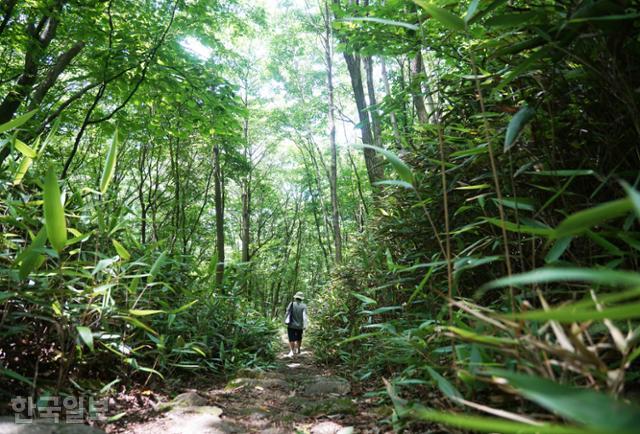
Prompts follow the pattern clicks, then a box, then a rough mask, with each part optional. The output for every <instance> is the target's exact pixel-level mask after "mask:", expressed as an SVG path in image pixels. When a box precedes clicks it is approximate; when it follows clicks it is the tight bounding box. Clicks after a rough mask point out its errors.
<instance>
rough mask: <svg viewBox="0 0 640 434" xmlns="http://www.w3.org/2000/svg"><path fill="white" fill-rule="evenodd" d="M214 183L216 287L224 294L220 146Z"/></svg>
mask: <svg viewBox="0 0 640 434" xmlns="http://www.w3.org/2000/svg"><path fill="white" fill-rule="evenodd" d="M213 156H214V159H213V164H214V167H213V185H214V199H213V200H214V203H215V208H216V252H217V256H218V262H217V264H216V287H217V288H218V289H219V290H220V292H221V293H222V294H224V287H223V286H222V282H223V280H224V205H223V203H222V176H221V172H220V147H219V146H218V145H217V144H216V145H214V147H213Z"/></svg>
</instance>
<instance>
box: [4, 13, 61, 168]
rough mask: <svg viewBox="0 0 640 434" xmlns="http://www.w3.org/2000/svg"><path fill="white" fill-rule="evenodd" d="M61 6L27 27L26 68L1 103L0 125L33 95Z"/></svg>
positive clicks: (5, 152) (5, 153)
mask: <svg viewBox="0 0 640 434" xmlns="http://www.w3.org/2000/svg"><path fill="white" fill-rule="evenodd" d="M61 6H62V5H61V2H56V3H55V6H54V8H55V10H54V11H52V14H51V16H44V17H42V18H41V19H40V22H39V23H38V25H35V24H33V23H32V24H29V25H28V26H27V34H28V35H29V38H28V42H27V47H26V53H25V56H24V67H23V69H22V73H21V74H20V77H18V80H17V81H16V84H15V86H14V87H13V89H11V90H10V91H9V93H8V94H7V95H6V96H5V97H4V99H3V100H2V102H1V103H0V125H2V124H4V123H6V122H9V121H10V120H11V119H12V118H13V116H14V115H15V114H16V112H17V111H18V108H20V105H21V104H22V103H23V102H24V101H25V99H27V97H28V96H29V94H30V93H31V89H32V88H33V85H34V84H35V82H36V80H37V78H38V68H39V67H40V61H41V60H42V57H43V56H44V54H45V51H46V49H47V47H48V46H49V44H50V43H51V40H52V39H53V38H54V37H55V34H56V29H57V27H58V19H57V18H55V17H54V15H57V12H58V10H59V9H60V8H61ZM9 152H10V147H9V146H5V147H4V148H2V150H0V164H2V163H3V162H4V160H5V159H6V158H7V156H8V155H9Z"/></svg>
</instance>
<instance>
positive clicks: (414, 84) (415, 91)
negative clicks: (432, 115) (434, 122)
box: [411, 51, 429, 124]
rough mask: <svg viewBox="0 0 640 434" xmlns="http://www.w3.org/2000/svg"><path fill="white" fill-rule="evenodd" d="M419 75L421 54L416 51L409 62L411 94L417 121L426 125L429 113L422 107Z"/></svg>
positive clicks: (420, 71)
mask: <svg viewBox="0 0 640 434" xmlns="http://www.w3.org/2000/svg"><path fill="white" fill-rule="evenodd" d="M420 74H422V53H421V52H420V51H418V52H417V53H416V55H415V56H414V57H413V60H412V62H411V94H412V98H413V106H414V107H415V108H416V114H417V115H418V120H419V121H420V123H421V124H426V123H427V122H429V113H427V107H426V106H425V105H424V97H423V96H422V79H421V77H420Z"/></svg>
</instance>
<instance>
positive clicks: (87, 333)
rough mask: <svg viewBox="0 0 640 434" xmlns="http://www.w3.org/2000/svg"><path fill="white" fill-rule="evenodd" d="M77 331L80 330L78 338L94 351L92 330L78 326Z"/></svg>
mask: <svg viewBox="0 0 640 434" xmlns="http://www.w3.org/2000/svg"><path fill="white" fill-rule="evenodd" d="M76 329H77V330H78V336H80V339H82V342H84V343H85V344H86V345H87V347H89V349H90V350H91V351H93V333H92V332H91V329H90V328H89V327H85V326H77V327H76Z"/></svg>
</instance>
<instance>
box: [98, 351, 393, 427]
mask: <svg viewBox="0 0 640 434" xmlns="http://www.w3.org/2000/svg"><path fill="white" fill-rule="evenodd" d="M287 351H288V346H287V345H286V343H285V342H284V341H283V346H282V351H281V353H280V356H279V357H278V359H277V361H276V363H275V367H274V368H272V369H270V370H266V371H259V370H242V371H240V372H239V373H238V374H237V376H236V377H235V378H234V379H233V380H231V381H229V382H228V383H227V384H226V385H220V386H215V387H213V388H211V389H206V388H204V389H203V388H200V389H197V390H195V389H192V390H189V391H186V392H184V393H181V394H180V395H178V396H176V397H175V398H174V399H173V400H171V401H168V402H165V403H160V404H158V405H157V406H156V408H155V410H154V411H153V412H152V413H151V414H149V415H148V416H147V417H145V418H144V419H146V420H143V421H136V422H133V421H132V422H127V418H126V417H125V418H124V419H123V420H122V421H120V422H121V423H119V424H118V426H110V427H108V428H107V430H108V432H110V433H135V434H151V433H154V434H155V433H163V434H182V433H184V434H187V433H211V434H220V433H262V434H288V433H310V434H338V433H339V434H347V433H352V432H354V433H383V432H391V428H390V427H389V426H388V425H386V426H384V425H383V426H377V422H376V421H377V420H379V419H382V418H384V417H385V416H386V415H384V414H381V410H382V411H384V408H382V407H381V408H378V409H377V408H376V407H374V406H373V403H374V401H375V400H372V399H366V398H362V397H358V396H356V394H355V393H354V391H353V390H352V387H351V384H350V383H349V381H347V380H346V379H345V378H343V377H341V376H339V375H336V373H335V372H332V371H331V370H330V369H328V368H326V367H322V366H319V365H317V364H315V363H314V361H313V355H312V354H311V353H310V352H309V351H304V350H303V351H302V354H300V355H297V356H294V357H292V358H290V357H287V356H286V354H287Z"/></svg>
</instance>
